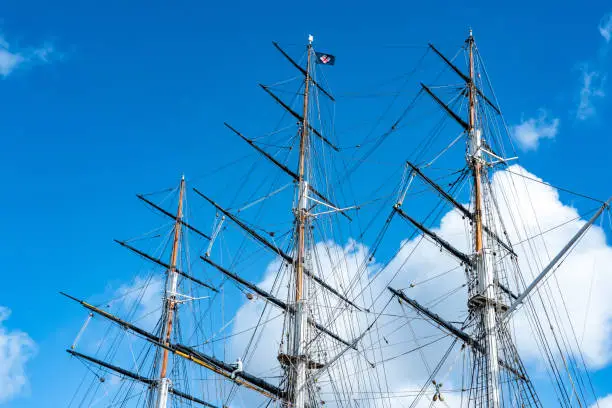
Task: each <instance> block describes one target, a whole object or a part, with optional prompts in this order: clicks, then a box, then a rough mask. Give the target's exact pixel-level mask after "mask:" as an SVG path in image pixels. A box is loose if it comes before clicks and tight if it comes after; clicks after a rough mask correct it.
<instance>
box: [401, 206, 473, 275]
mask: <svg viewBox="0 0 612 408" xmlns="http://www.w3.org/2000/svg"><path fill="white" fill-rule="evenodd" d="M393 209H394V210H395V212H397V213H398V214H399V215H400V216H401V217H402V218H403V219H405V220H407V221H409V222H410V223H411V224H412V225H414V226H415V227H416V228H417V229H418V230H420V231H421V232H423V233H424V234H425V235H427V236H428V237H430V238H431V239H433V240H434V241H436V242H437V243H438V244H440V246H441V247H442V248H444V249H446V251H448V252H449V253H450V254H451V255H453V256H455V258H457V259H458V260H459V261H461V262H462V263H464V264H465V265H468V266H470V267H473V262H472V260H471V259H470V257H469V256H467V255H466V254H464V253H463V252H461V251H460V250H458V249H457V248H455V247H454V246H452V245H451V244H450V243H448V242H447V241H446V240H445V239H443V238H441V237H439V236H438V234H436V233H435V232H433V231H431V230H430V229H428V228H426V227H425V226H424V225H423V224H421V223H420V222H418V221H417V220H415V219H414V218H412V217H411V216H409V215H408V214H406V213H405V212H404V211H403V210H402V209H401V208H400V206H399V205H398V204H396V205H394V206H393Z"/></svg>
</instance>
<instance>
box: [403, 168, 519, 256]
mask: <svg viewBox="0 0 612 408" xmlns="http://www.w3.org/2000/svg"><path fill="white" fill-rule="evenodd" d="M406 163H408V165H409V166H410V167H411V168H412V170H414V172H415V173H416V174H417V175H419V176H420V177H421V178H422V179H423V180H424V181H425V182H426V183H427V184H429V185H430V186H432V187H433V188H434V189H435V190H436V191H437V192H438V193H439V194H440V195H441V196H442V197H443V198H445V199H446V200H447V201H448V202H450V203H451V204H452V205H454V206H455V208H457V209H458V210H459V211H460V212H461V213H462V214H463V215H465V216H466V217H468V218H469V219H470V220H472V221H473V220H474V213H472V212H471V211H470V210H468V209H467V208H465V206H463V204H461V203H459V202H458V201H457V200H455V198H454V197H453V196H451V195H450V194H448V193H447V192H446V191H445V190H444V189H443V188H442V187H441V186H440V185H439V184H437V183H436V182H435V181H433V180H432V179H430V178H429V177H427V176H426V175H425V174H424V173H423V172H422V171H421V170H420V169H419V168H418V167H417V166H415V165H414V164H412V163H410V162H409V161H406ZM483 228H484V230H485V232H486V233H487V234H488V235H489V236H490V237H491V238H493V239H494V240H496V241H497V242H498V243H499V244H500V245H501V246H502V247H504V248H505V249H506V250H507V251H508V252H510V253H511V254H512V255H514V256H518V255H517V254H516V252H514V250H513V249H512V247H511V246H510V245H508V244H506V243H505V242H504V241H503V240H502V239H501V238H500V237H499V236H498V235H497V234H496V233H495V232H493V231H492V230H491V229H490V228H489V227H487V226H486V225H483Z"/></svg>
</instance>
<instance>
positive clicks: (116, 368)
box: [66, 349, 217, 408]
mask: <svg viewBox="0 0 612 408" xmlns="http://www.w3.org/2000/svg"><path fill="white" fill-rule="evenodd" d="M66 351H67V352H68V353H69V354H71V355H73V356H75V357H78V358H82V359H84V360H87V361H90V362H92V363H94V364H97V365H99V366H101V367H104V368H107V369H109V370H111V371H114V372H116V373H117V374H120V375H121V376H123V377H127V378H130V379H132V380H136V381H139V382H141V383H143V384H146V385H149V386H152V385H155V384H157V382H158V381H157V380H154V379H151V378H147V377H143V376H141V375H139V374H137V373H134V372H132V371H129V370H126V369H124V368H121V367H119V366H116V365H113V364H110V363H107V362H105V361H102V360H99V359H97V358H95V357H92V356H88V355H87V354H83V353H79V352H78V351H74V350H71V349H68V350H66ZM168 392H169V393H170V394H173V395H176V396H177V397H180V398H183V399H186V400H187V401H192V402H195V403H197V404H200V405H202V406H205V407H209V408H217V406H216V405H213V404H211V403H209V402H206V401H204V400H201V399H199V398H196V397H194V396H192V395H189V394H187V393H185V392H182V391H179V390H177V389H175V388H174V387H170V388H169V389H168Z"/></svg>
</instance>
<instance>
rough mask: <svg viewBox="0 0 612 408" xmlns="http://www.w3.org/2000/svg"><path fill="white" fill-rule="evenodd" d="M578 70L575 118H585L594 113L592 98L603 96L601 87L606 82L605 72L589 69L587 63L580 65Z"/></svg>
mask: <svg viewBox="0 0 612 408" xmlns="http://www.w3.org/2000/svg"><path fill="white" fill-rule="evenodd" d="M580 72H581V73H582V77H581V88H580V99H579V102H578V109H577V111H576V118H578V119H579V120H586V119H588V118H590V117H592V116H594V115H595V113H596V110H595V104H594V100H595V99H601V98H603V97H604V96H605V92H604V89H603V87H604V85H605V82H606V74H605V73H602V72H600V71H597V70H591V69H589V66H588V65H587V64H583V65H582V67H581V68H580Z"/></svg>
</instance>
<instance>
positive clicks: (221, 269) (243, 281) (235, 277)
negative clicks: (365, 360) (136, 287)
mask: <svg viewBox="0 0 612 408" xmlns="http://www.w3.org/2000/svg"><path fill="white" fill-rule="evenodd" d="M200 258H202V260H203V261H204V262H206V263H208V264H209V265H211V266H213V267H215V268H216V269H217V270H218V271H219V272H221V273H222V274H224V275H225V276H227V277H228V278H230V279H232V280H234V281H235V282H238V283H239V284H241V285H243V286H245V287H247V288H248V289H250V290H252V291H253V292H255V293H257V294H258V295H259V296H261V297H262V298H263V299H264V300H266V301H268V302H270V303H272V304H273V305H275V306H277V307H279V308H281V309H283V310H286V311H288V312H290V313H294V312H295V309H294V308H293V307H292V306H290V305H288V304H287V303H285V302H283V301H282V300H280V299H279V298H277V297H275V296H274V295H272V294H271V293H269V292H268V291H266V290H263V289H261V288H260V287H259V286H257V285H255V284H253V283H251V282H249V281H247V280H246V279H244V278H242V277H240V276H239V275H237V274H235V273H234V272H231V271H229V270H227V269H225V268H224V267H222V266H221V265H219V264H217V263H215V262H213V261H212V260H211V259H210V258H206V257H203V256H200ZM307 320H308V323H309V324H311V325H312V326H313V327H315V328H316V329H317V330H319V331H320V332H322V333H324V334H326V335H328V336H329V337H331V338H333V339H334V340H336V341H338V342H340V343H342V344H344V345H346V346H349V347H352V348H354V349H355V350H357V347H356V346H355V345H354V342H353V343H351V342H348V341H346V340H344V339H343V338H341V337H340V336H338V335H337V334H336V333H334V332H332V331H330V330H328V329H327V328H325V326H322V325H321V324H319V323H317V322H315V321H314V320H313V319H312V318H310V317H309V318H308V319H307Z"/></svg>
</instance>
